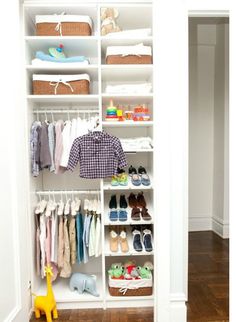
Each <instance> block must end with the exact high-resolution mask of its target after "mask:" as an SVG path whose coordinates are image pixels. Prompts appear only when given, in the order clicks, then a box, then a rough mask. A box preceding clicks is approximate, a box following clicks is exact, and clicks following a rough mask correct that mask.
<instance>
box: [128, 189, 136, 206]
mask: <svg viewBox="0 0 236 322" xmlns="http://www.w3.org/2000/svg"><path fill="white" fill-rule="evenodd" d="M128 201H129V206H130V208H135V207H137V199H136V196H135V194H134V193H132V192H131V194H130V195H129V197H128Z"/></svg>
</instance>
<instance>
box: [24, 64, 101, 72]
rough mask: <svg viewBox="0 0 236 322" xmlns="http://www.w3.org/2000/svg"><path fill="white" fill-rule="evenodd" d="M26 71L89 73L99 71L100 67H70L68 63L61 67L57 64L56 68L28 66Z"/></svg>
mask: <svg viewBox="0 0 236 322" xmlns="http://www.w3.org/2000/svg"><path fill="white" fill-rule="evenodd" d="M26 69H27V70H30V71H33V72H35V71H40V72H42V71H45V70H48V71H66V70H68V71H69V70H70V71H72V70H73V71H75V72H76V71H88V72H91V71H97V69H98V66H97V65H87V66H78V67H75V66H70V63H68V64H66V63H62V64H61V65H60V64H56V63H55V66H46V67H44V66H33V65H26Z"/></svg>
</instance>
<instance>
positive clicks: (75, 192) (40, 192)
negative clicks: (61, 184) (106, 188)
mask: <svg viewBox="0 0 236 322" xmlns="http://www.w3.org/2000/svg"><path fill="white" fill-rule="evenodd" d="M97 193H100V190H71V191H66V190H56V191H53V190H50V191H45V190H44V191H36V194H37V195H41V196H44V195H66V194H68V195H71V194H74V195H78V194H97Z"/></svg>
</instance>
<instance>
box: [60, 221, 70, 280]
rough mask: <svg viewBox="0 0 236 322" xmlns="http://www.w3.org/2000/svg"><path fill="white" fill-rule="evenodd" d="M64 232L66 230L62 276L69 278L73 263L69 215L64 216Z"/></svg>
mask: <svg viewBox="0 0 236 322" xmlns="http://www.w3.org/2000/svg"><path fill="white" fill-rule="evenodd" d="M63 232H64V247H63V266H62V270H61V273H60V276H61V277H64V278H68V277H70V275H71V265H70V241H69V232H68V219H67V216H64V224H63Z"/></svg>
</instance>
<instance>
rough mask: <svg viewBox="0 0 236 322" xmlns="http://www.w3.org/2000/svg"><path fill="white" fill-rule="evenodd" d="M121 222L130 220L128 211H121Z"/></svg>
mask: <svg viewBox="0 0 236 322" xmlns="http://www.w3.org/2000/svg"><path fill="white" fill-rule="evenodd" d="M118 215H119V221H126V220H127V219H128V215H127V211H126V210H125V209H120V210H119V213H118Z"/></svg>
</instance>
